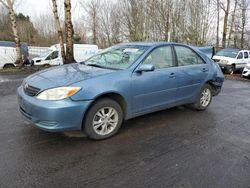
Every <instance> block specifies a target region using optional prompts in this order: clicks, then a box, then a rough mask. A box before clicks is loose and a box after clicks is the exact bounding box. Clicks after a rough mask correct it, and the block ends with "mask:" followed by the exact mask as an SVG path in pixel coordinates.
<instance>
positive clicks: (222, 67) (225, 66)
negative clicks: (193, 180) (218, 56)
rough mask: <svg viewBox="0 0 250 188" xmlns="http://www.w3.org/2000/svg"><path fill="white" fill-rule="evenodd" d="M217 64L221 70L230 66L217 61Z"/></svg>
mask: <svg viewBox="0 0 250 188" xmlns="http://www.w3.org/2000/svg"><path fill="white" fill-rule="evenodd" d="M218 65H219V66H220V68H221V70H227V69H228V68H230V67H231V65H227V64H222V63H218Z"/></svg>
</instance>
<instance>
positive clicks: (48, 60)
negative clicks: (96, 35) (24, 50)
mask: <svg viewBox="0 0 250 188" xmlns="http://www.w3.org/2000/svg"><path fill="white" fill-rule="evenodd" d="M97 53H98V46H97V45H89V44H74V58H75V60H76V62H82V61H84V60H86V59H88V58H89V57H91V56H93V55H95V54H97ZM31 63H32V65H42V66H50V65H51V66H55V65H61V64H62V58H61V49H60V45H59V44H55V45H53V46H51V47H50V48H49V49H48V50H47V51H46V52H44V53H43V54H41V55H40V56H39V57H35V58H33V59H32V62H31Z"/></svg>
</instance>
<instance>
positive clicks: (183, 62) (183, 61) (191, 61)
mask: <svg viewBox="0 0 250 188" xmlns="http://www.w3.org/2000/svg"><path fill="white" fill-rule="evenodd" d="M174 48H175V51H176V55H177V60H178V65H179V66H187V65H198V64H204V61H203V60H202V59H201V58H200V57H199V56H198V55H197V54H196V53H195V52H194V51H192V50H191V49H189V48H187V47H184V46H175V47H174Z"/></svg>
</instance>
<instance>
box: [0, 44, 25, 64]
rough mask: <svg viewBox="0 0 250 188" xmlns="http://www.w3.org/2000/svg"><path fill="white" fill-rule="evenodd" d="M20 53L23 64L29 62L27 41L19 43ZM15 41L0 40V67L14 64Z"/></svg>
mask: <svg viewBox="0 0 250 188" xmlns="http://www.w3.org/2000/svg"><path fill="white" fill-rule="evenodd" d="M21 53H22V56H23V59H24V64H25V65H26V64H29V49H28V45H27V43H23V42H22V43H21ZM16 60H17V55H16V43H15V42H11V41H0V69H3V68H11V67H15V66H16V64H15V63H16Z"/></svg>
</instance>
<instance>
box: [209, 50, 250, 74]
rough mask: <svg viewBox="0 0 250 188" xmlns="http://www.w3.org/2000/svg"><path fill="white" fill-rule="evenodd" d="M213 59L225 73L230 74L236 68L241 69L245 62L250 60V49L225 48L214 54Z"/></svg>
mask: <svg viewBox="0 0 250 188" xmlns="http://www.w3.org/2000/svg"><path fill="white" fill-rule="evenodd" d="M213 60H214V61H215V62H217V63H218V64H219V65H220V67H221V69H222V70H225V72H226V73H229V74H232V73H233V72H234V71H236V70H243V69H244V67H245V66H246V65H247V63H249V62H250V51H248V50H241V49H233V48H225V49H222V50H220V51H219V52H218V53H217V54H215V56H214V57H213Z"/></svg>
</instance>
